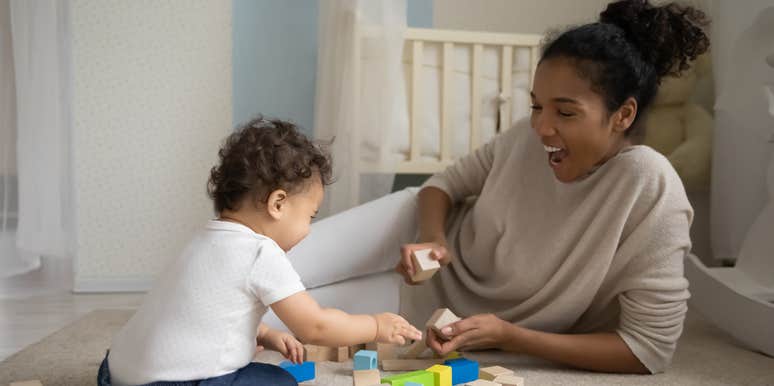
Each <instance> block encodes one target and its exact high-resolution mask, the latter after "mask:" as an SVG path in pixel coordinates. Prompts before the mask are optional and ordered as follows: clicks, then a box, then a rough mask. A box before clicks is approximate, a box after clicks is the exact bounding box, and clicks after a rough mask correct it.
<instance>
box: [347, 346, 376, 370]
mask: <svg viewBox="0 0 774 386" xmlns="http://www.w3.org/2000/svg"><path fill="white" fill-rule="evenodd" d="M352 361H353V364H354V369H355V370H371V369H375V368H377V367H378V362H377V360H376V351H371V350H360V351H358V352H356V353H355V356H354V357H353V358H352Z"/></svg>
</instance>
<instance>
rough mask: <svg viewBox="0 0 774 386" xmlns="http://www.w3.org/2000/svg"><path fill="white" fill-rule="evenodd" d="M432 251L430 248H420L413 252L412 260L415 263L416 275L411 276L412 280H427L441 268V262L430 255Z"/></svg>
mask: <svg viewBox="0 0 774 386" xmlns="http://www.w3.org/2000/svg"><path fill="white" fill-rule="evenodd" d="M432 251H433V250H432V249H430V248H428V249H420V250H418V251H414V252H413V253H412V254H411V261H412V262H413V263H414V276H412V277H411V280H413V281H414V282H420V281H425V280H427V279H429V278H431V277H433V275H435V272H436V271H438V270H439V269H440V268H441V264H440V263H439V262H438V261H437V260H433V259H432V258H431V257H430V252H432Z"/></svg>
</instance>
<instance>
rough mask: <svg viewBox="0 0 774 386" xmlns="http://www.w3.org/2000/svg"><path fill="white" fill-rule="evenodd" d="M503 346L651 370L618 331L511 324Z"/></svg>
mask: <svg viewBox="0 0 774 386" xmlns="http://www.w3.org/2000/svg"><path fill="white" fill-rule="evenodd" d="M507 333H508V336H507V338H506V339H505V340H504V341H503V349H504V350H507V351H520V352H523V353H525V354H528V355H532V356H536V357H539V358H543V359H547V360H550V361H553V362H559V363H563V364H566V365H569V366H572V367H577V368H581V369H586V370H593V371H601V372H609V373H635V374H650V371H648V369H647V368H645V366H644V365H643V364H642V362H640V360H639V359H637V357H636V356H634V354H633V353H632V351H631V350H630V349H629V346H627V345H626V343H625V342H624V341H623V339H621V337H620V336H619V335H618V334H616V333H614V332H607V333H593V334H552V333H547V332H541V331H536V330H529V329H526V328H522V327H518V326H516V325H514V324H510V328H508V329H507Z"/></svg>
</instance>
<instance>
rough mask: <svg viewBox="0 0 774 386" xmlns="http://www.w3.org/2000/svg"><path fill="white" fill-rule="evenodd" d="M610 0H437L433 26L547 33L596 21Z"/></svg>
mask: <svg viewBox="0 0 774 386" xmlns="http://www.w3.org/2000/svg"><path fill="white" fill-rule="evenodd" d="M608 2H609V1H608V0H580V1H578V0H548V1H546V0H543V1H541V0H481V1H469V0H434V2H433V26H434V27H435V28H442V29H464V30H471V31H493V32H513V33H538V34H542V33H545V32H546V30H547V29H550V28H562V27H565V26H569V25H573V24H581V23H588V22H592V21H594V19H596V18H597V15H599V12H600V11H601V10H602V9H604V7H605V5H607V3H608Z"/></svg>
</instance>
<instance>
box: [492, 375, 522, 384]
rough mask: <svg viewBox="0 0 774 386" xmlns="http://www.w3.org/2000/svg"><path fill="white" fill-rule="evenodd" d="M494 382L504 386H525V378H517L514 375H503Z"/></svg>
mask: <svg viewBox="0 0 774 386" xmlns="http://www.w3.org/2000/svg"><path fill="white" fill-rule="evenodd" d="M494 381H495V382H497V383H499V384H500V385H502V386H524V378H522V377H517V376H515V375H513V374H509V375H501V376H499V377H497V378H495V379H494Z"/></svg>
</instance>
